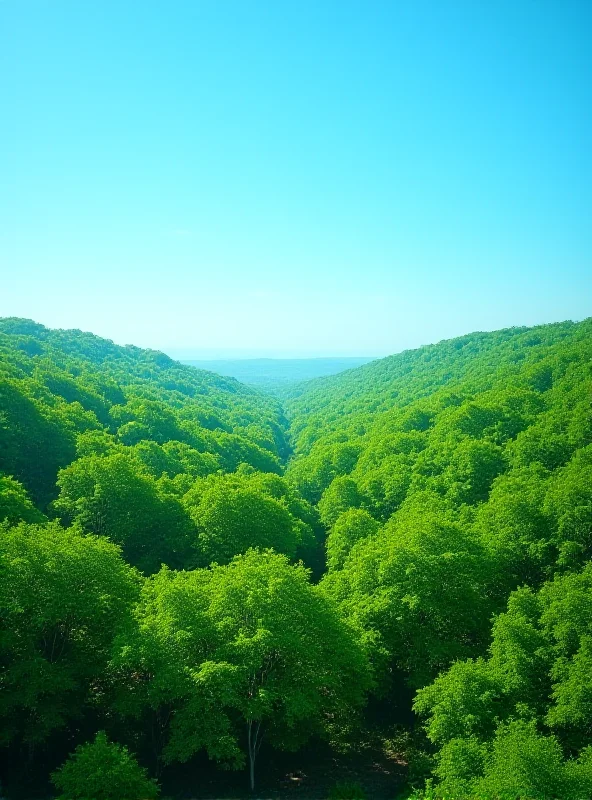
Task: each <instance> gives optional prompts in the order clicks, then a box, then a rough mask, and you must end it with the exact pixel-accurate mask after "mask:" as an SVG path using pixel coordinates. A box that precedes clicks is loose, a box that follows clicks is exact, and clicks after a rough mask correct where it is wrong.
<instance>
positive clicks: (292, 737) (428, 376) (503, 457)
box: [0, 318, 592, 800]
mask: <svg viewBox="0 0 592 800" xmlns="http://www.w3.org/2000/svg"><path fill="white" fill-rule="evenodd" d="M591 559H592V319H588V320H585V321H583V322H579V323H574V322H564V323H558V324H552V325H542V326H539V327H534V328H510V329H506V330H501V331H497V332H494V333H472V334H469V335H467V336H463V337H460V338H456V339H452V340H448V341H443V342H440V343H439V344H435V345H429V346H425V347H421V348H419V349H417V350H410V351H406V352H403V353H401V354H398V355H394V356H391V357H388V358H384V359H381V360H378V361H373V362H372V363H369V364H366V365H364V366H361V367H358V368H355V369H352V370H348V371H346V372H343V373H340V374H338V375H332V376H329V377H322V378H317V379H314V380H311V381H307V382H303V383H300V384H298V385H286V386H285V387H284V388H283V389H282V390H276V393H275V395H271V394H266V393H264V392H263V391H261V390H259V389H257V388H253V387H248V386H245V385H243V384H241V383H239V382H238V381H237V380H235V379H233V378H226V377H222V376H220V375H216V374H214V373H212V372H207V371H204V370H200V369H196V368H193V367H191V366H187V365H182V364H180V363H179V362H176V361H173V360H172V359H171V358H169V357H168V356H166V355H164V354H163V353H160V352H156V351H152V350H143V349H140V348H136V347H132V346H125V347H121V346H117V345H115V344H113V343H112V342H111V341H108V340H105V339H101V338H99V337H97V336H94V335H93V334H90V333H83V332H81V331H73V330H69V331H65V330H50V329H47V328H45V327H44V326H43V325H40V324H37V323H35V322H33V321H30V320H25V319H18V318H3V319H0V719H1V722H0V759H1V761H0V766H1V771H0V781H1V784H0V796H1V797H6V798H9V800H33V799H34V800H41V799H43V800H44V799H45V798H50V797H51V798H60V800H155V798H157V797H161V798H163V800H164V798H216V797H229V798H230V797H232V798H237V797H250V796H260V797H266V798H270V797H274V798H275V797H278V798H280V797H302V798H320V799H321V800H323V799H324V800H327V799H328V798H333V799H334V800H338V798H342V800H347V799H348V798H350V800H363V798H367V799H368V800H370V799H371V798H384V800H396V798H414V799H415V800H420V798H423V799H424V800H435V799H436V798H445V799H446V800H463V798H465V800H468V799H469V798H473V799H474V800H487V799H489V800H510V799H511V798H512V799H513V800H516V799H517V798H519V799H520V800H552V798H557V799H559V800H586V799H588V800H589V798H592V561H591Z"/></svg>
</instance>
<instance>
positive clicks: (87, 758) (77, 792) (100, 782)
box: [51, 731, 159, 800]
mask: <svg viewBox="0 0 592 800" xmlns="http://www.w3.org/2000/svg"><path fill="white" fill-rule="evenodd" d="M51 780H52V782H53V784H54V785H55V786H56V787H57V789H58V791H60V792H61V794H60V797H59V798H58V800H155V798H157V797H158V794H159V790H158V785H157V784H156V781H154V780H152V779H151V778H149V777H148V775H147V774H146V770H145V769H144V768H143V767H140V765H139V764H138V763H137V761H136V760H135V758H134V757H133V756H132V755H131V754H130V753H129V752H128V749H127V747H122V746H121V745H118V744H115V743H114V742H110V741H109V740H108V739H107V735H106V734H105V732H104V731H100V732H99V733H97V736H96V738H95V740H94V742H89V743H87V744H84V745H79V746H78V747H77V748H76V750H75V751H74V753H72V754H71V755H70V756H69V757H68V760H67V761H66V763H65V764H64V765H63V766H62V767H60V769H58V770H57V771H56V772H54V773H53V774H52V776H51Z"/></svg>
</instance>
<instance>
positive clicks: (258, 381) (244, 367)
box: [181, 356, 375, 392]
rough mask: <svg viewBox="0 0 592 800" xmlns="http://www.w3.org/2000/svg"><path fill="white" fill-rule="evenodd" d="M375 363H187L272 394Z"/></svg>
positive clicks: (328, 360)
mask: <svg viewBox="0 0 592 800" xmlns="http://www.w3.org/2000/svg"><path fill="white" fill-rule="evenodd" d="M374 360H375V359H374V358H373V357H370V356H357V357H356V356H351V357H339V356H335V357H327V358H245V359H239V358H233V359H215V360H205V359H191V360H183V361H181V363H182V364H187V365H189V366H192V367H196V368H197V369H202V370H209V371H211V372H216V373H218V375H224V376H226V377H231V378H236V380H238V381H240V382H241V383H245V384H247V385H250V386H257V387H258V388H259V389H263V390H265V391H268V392H275V391H278V390H285V389H286V388H287V387H290V386H292V385H294V384H298V383H302V382H303V381H309V380H312V379H314V378H320V377H325V376H328V375H335V374H338V373H340V372H344V371H346V370H350V369H356V368H357V367H361V366H363V365H364V364H368V363H369V362H371V361H374Z"/></svg>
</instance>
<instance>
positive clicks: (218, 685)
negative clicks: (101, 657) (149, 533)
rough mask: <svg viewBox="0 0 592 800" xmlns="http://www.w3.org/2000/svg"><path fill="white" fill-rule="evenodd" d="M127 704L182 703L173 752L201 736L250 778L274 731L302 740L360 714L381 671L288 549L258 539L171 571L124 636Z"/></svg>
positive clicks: (278, 740) (159, 578) (285, 744)
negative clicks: (226, 555) (220, 562)
mask: <svg viewBox="0 0 592 800" xmlns="http://www.w3.org/2000/svg"><path fill="white" fill-rule="evenodd" d="M122 645H123V647H122V650H121V655H120V658H119V660H118V664H117V666H118V669H119V670H120V671H124V672H126V673H127V675H128V682H127V685H126V689H125V692H124V693H123V695H122V707H123V708H127V710H128V711H130V712H131V711H135V712H136V713H139V711H140V710H141V708H142V707H143V706H144V705H148V706H150V707H151V708H153V709H155V710H157V709H159V708H163V707H164V708H168V709H172V714H171V722H170V729H169V731H168V741H167V743H166V746H165V750H164V758H165V760H166V761H169V762H170V761H175V760H180V761H185V760H187V759H188V758H190V757H191V756H192V755H193V754H194V753H195V752H197V751H198V750H200V749H201V748H205V749H206V751H207V752H208V754H209V755H210V757H211V758H214V759H217V760H220V761H222V762H224V763H226V764H229V765H232V766H235V767H236V766H240V765H242V764H243V763H244V762H245V760H248V764H249V774H250V785H251V788H253V787H254V783H255V764H256V758H257V754H258V752H259V748H260V746H261V742H262V740H263V737H267V739H268V741H269V742H270V743H271V744H272V745H273V746H274V747H277V748H280V749H282V748H293V747H297V746H298V745H299V744H300V743H302V742H303V741H304V740H305V739H306V738H307V737H308V736H310V734H311V733H313V732H316V733H319V734H324V735H330V733H329V731H330V728H331V726H332V727H333V728H335V727H336V726H339V724H340V722H347V721H348V720H350V719H351V717H352V715H353V714H354V712H355V710H356V708H358V707H359V706H360V704H361V702H362V700H363V697H364V691H365V689H366V688H367V687H368V686H369V682H370V677H369V672H368V665H367V661H366V658H365V655H364V653H363V652H362V651H361V649H360V646H359V644H358V642H357V641H356V638H355V636H354V635H353V633H352V631H351V630H350V629H349V628H348V626H347V625H346V624H344V622H343V621H342V620H341V618H340V617H339V615H338V613H337V610H336V608H335V607H334V606H333V604H332V603H331V602H330V601H328V600H327V599H326V598H325V597H324V596H323V595H322V594H321V593H320V592H319V591H318V590H317V589H316V588H315V587H314V586H312V585H311V584H310V583H309V579H308V572H307V570H305V569H304V568H303V567H302V566H292V565H290V563H289V562H288V560H287V558H286V557H285V556H281V555H277V554H274V553H272V552H269V551H268V552H263V553H260V552H257V551H255V550H250V551H249V552H247V553H246V554H244V555H241V556H237V557H235V558H234V559H233V560H232V562H231V563H230V564H228V565H227V566H218V567H215V568H213V569H211V570H197V571H195V572H191V573H189V572H188V573H178V574H175V573H172V572H169V571H168V570H164V571H162V572H160V573H159V574H158V575H156V576H154V577H153V578H152V579H150V580H149V581H148V582H147V583H146V585H145V587H144V590H143V594H142V599H141V602H140V604H139V606H138V610H137V628H136V630H135V633H134V631H130V632H129V633H128V634H127V636H126V637H125V639H124V640H122Z"/></svg>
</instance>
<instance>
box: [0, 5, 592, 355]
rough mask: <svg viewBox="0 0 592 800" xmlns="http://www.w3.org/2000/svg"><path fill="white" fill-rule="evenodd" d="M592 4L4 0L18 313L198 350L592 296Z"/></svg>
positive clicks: (364, 333) (420, 323)
mask: <svg viewBox="0 0 592 800" xmlns="http://www.w3.org/2000/svg"><path fill="white" fill-rule="evenodd" d="M591 40H592V2H590V0H582V1H581V2H577V0H491V1H489V0H484V1H483V2H481V1H480V0H466V1H463V0H431V1H430V2H428V1H427V0H387V1H386V2H379V0H359V1H356V2H352V1H351V0H335V2H330V1H329V0H311V1H310V2H309V1H308V0H269V2H258V1H257V0H240V2H239V1H238V0H237V1H234V2H231V0H207V1H205V0H204V1H203V2H200V0H166V2H165V0H101V1H100V2H99V1H98V0H69V1H68V0H0V271H1V280H0V316H8V315H10V316H13V315H14V316H23V317H31V318H33V319H35V320H37V321H39V322H43V323H44V324H46V325H48V326H50V327H76V328H82V329H83V330H91V331H93V332H95V333H97V334H100V335H102V336H107V337H109V338H112V339H114V340H115V341H116V342H118V343H122V344H123V343H134V344H138V345H140V346H146V347H154V348H158V349H163V350H165V351H167V352H171V353H172V354H173V355H178V356H187V355H189V354H190V353H198V352H202V353H203V352H204V351H206V352H209V353H211V354H212V355H214V354H216V355H220V354H227V355H239V354H241V353H244V354H245V355H272V354H277V355H385V354H387V353H391V352H397V351H399V350H401V349H403V348H406V347H414V346H418V345H420V344H424V343H428V342H433V341H437V340H439V339H442V338H447V337H450V336H455V335H459V334H463V333H467V332H469V331H472V330H493V329H496V328H501V327H506V326H510V325H531V324H535V323H539V322H552V321H558V320H563V319H582V318H584V317H586V316H590V315H591V314H592V47H591V46H590V42H591Z"/></svg>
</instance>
